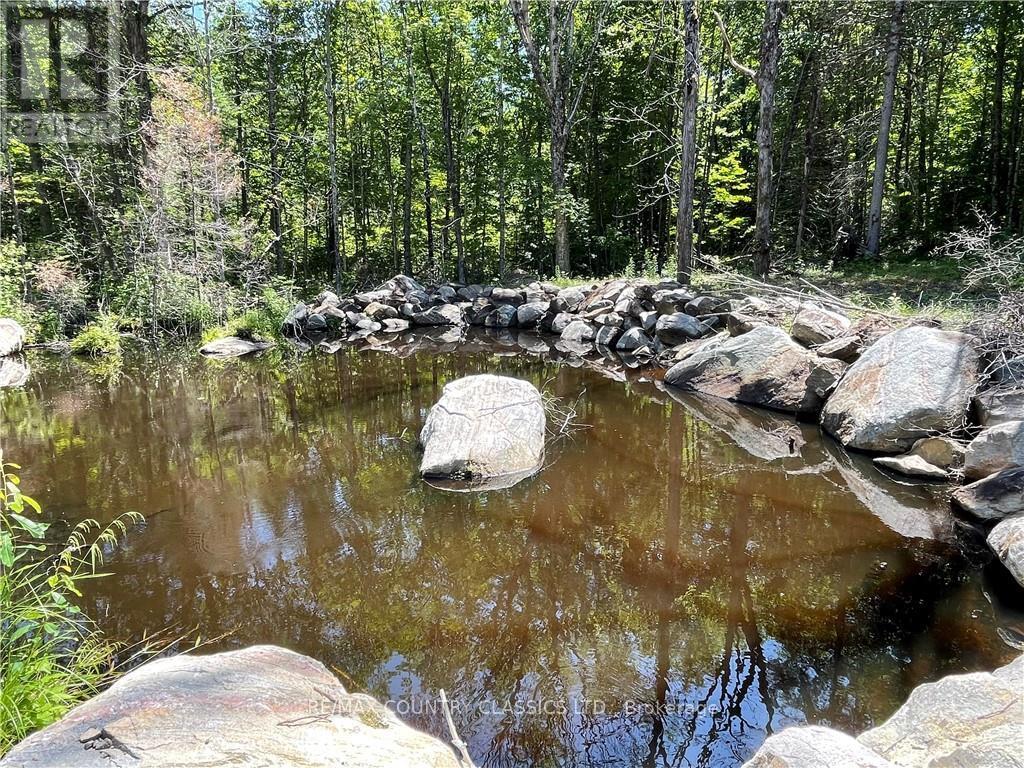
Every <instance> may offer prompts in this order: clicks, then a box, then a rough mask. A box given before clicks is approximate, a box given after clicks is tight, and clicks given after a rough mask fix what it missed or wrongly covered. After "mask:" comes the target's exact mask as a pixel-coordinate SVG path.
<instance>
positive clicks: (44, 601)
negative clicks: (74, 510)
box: [0, 455, 141, 756]
mask: <svg viewBox="0 0 1024 768" xmlns="http://www.w3.org/2000/svg"><path fill="white" fill-rule="evenodd" d="M17 469H18V466H17V465H15V464H5V463H4V462H3V457H2V455H0V489H2V490H0V756H2V755H4V754H6V753H7V752H8V751H9V750H10V749H11V747H13V746H14V745H15V744H17V743H18V742H19V741H20V740H21V739H22V738H24V737H25V736H27V735H28V734H29V733H32V732H33V731H35V730H37V729H39V728H42V727H45V726H46V725H49V724H50V723H52V722H54V721H55V720H57V719H58V718H60V717H61V716H62V715H63V714H64V713H65V712H67V711H68V710H69V709H71V708H72V707H73V706H75V705H76V704H78V703H80V702H81V701H83V700H84V699H86V698H88V697H89V696H91V695H93V694H94V693H96V692H97V691H99V690H100V689H101V688H102V687H103V686H105V685H106V684H107V683H109V681H110V680H111V679H112V677H113V676H114V675H115V674H116V668H115V665H114V657H115V653H116V652H117V651H118V646H117V645H115V644H114V643H111V642H108V641H107V640H106V639H105V638H104V637H103V635H102V634H101V633H100V632H99V630H98V629H97V628H96V626H95V625H94V624H93V622H92V621H91V620H90V619H89V618H88V617H87V616H85V615H84V614H83V613H82V611H81V609H80V608H79V607H78V605H77V604H76V600H77V599H78V598H80V597H81V594H82V593H81V590H80V585H81V583H82V582H83V581H84V580H86V579H90V578H95V577H97V576H100V575H103V574H100V573H99V571H98V569H99V568H100V567H101V566H102V564H103V550H104V548H105V547H109V546H111V545H113V544H115V543H116V542H117V541H118V539H119V538H121V537H122V536H123V535H124V534H125V533H126V531H127V527H128V525H129V524H130V523H134V522H137V521H138V520H141V515H138V514H137V513H127V514H125V515H123V516H122V517H119V518H118V519H117V520H115V521H114V522H113V523H111V524H110V525H109V526H106V527H101V526H100V525H99V524H98V523H97V522H95V521H94V520H85V521H83V522H81V523H79V524H78V525H77V526H75V528H74V529H73V530H72V532H71V535H70V536H69V537H68V538H67V540H66V541H64V542H63V543H61V544H56V545H55V544H53V543H52V542H50V541H48V539H47V531H48V528H49V526H48V525H47V523H45V522H43V519H42V510H41V509H40V506H39V504H38V503H37V502H36V501H35V500H34V499H32V498H31V497H30V496H27V495H25V494H24V493H22V492H21V487H20V486H21V481H20V478H19V477H18V476H17V475H16V474H15V471H16V470H17Z"/></svg>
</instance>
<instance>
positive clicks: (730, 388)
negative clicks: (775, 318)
mask: <svg viewBox="0 0 1024 768" xmlns="http://www.w3.org/2000/svg"><path fill="white" fill-rule="evenodd" d="M844 368H845V366H844V365H843V364H842V363H840V362H839V361H838V360H825V359H823V358H819V357H818V356H817V355H815V354H814V353H813V352H811V351H809V350H807V349H805V348H804V347H801V346H800V345H799V344H797V343H796V342H795V341H793V339H791V338H790V337H789V335H788V334H787V333H786V332H785V331H783V330H782V329H781V328H775V327H774V326H765V327H762V328H754V329H753V330H751V331H750V332H749V333H745V334H743V335H742V336H736V337H734V338H731V339H728V340H725V341H718V340H717V337H716V339H714V340H712V341H711V342H708V343H705V344H704V345H703V346H701V347H700V348H699V349H698V350H697V351H696V352H694V353H693V354H691V355H689V356H688V357H687V358H686V359H684V360H682V361H681V362H679V363H676V365H674V366H672V368H670V369H669V371H668V373H666V374H665V383H666V384H671V385H672V386H675V387H680V388H682V389H692V390H695V391H697V392H703V393H704V394H707V395H714V396H716V397H724V398H725V399H727V400H736V401H737V402H741V403H750V404H752V405H761V406H765V407H767V408H774V409H775V410H778V411H787V412H789V413H817V412H818V411H819V410H821V405H822V403H823V402H824V399H825V396H826V395H827V393H828V391H829V390H830V389H831V387H832V386H833V385H834V384H835V382H836V380H837V379H838V378H839V376H840V375H842V371H843V369H844Z"/></svg>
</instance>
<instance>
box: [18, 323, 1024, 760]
mask: <svg viewBox="0 0 1024 768" xmlns="http://www.w3.org/2000/svg"><path fill="white" fill-rule="evenodd" d="M515 351H516V350H515V348H514V347H508V346H493V345H488V344H487V343H482V342H476V343H473V344H469V345H463V346H456V345H453V344H450V343H445V342H442V343H441V344H440V345H438V344H437V343H433V342H429V341H427V342H424V343H423V344H422V345H421V348H420V349H418V350H414V349H412V348H410V347H407V348H406V349H405V352H404V353H403V355H388V354H385V353H383V352H374V351H368V352H357V351H354V350H351V349H345V350H342V351H340V352H338V353H337V354H335V355H309V356H304V357H293V356H290V355H289V354H287V353H276V354H272V355H268V356H265V357H264V358H262V359H253V360H235V361H228V362H224V363H218V362H212V361H205V360H198V359H195V358H194V357H193V356H192V355H191V354H186V353H184V352H180V353H173V352H172V353H168V352H155V353H151V354H146V355H142V356H129V357H127V358H126V360H125V364H124V367H123V368H122V369H121V370H120V371H119V373H118V375H116V376H110V375H108V374H103V375H99V374H96V375H91V374H90V372H89V370H88V369H87V368H86V367H84V366H87V365H88V364H87V363H81V362H76V361H73V360H65V359H57V358H42V357H37V358H34V359H33V360H32V369H33V372H34V379H33V381H32V382H31V385H30V386H29V387H28V388H27V389H24V390H9V391H5V392H3V393H2V394H0V405H2V414H3V415H2V422H0V428H2V432H0V434H2V435H3V442H4V450H5V451H6V453H7V455H9V456H12V457H16V458H17V460H18V461H19V463H21V464H23V465H24V466H25V467H26V470H25V472H24V473H23V478H24V482H25V484H26V487H27V488H31V490H32V492H33V494H34V495H35V496H37V497H38V498H40V500H42V501H44V502H45V504H44V506H45V507H46V508H47V509H48V510H51V511H52V513H53V514H54V516H55V519H56V520H57V521H58V522H66V523H72V522H74V521H75V520H77V519H80V518H81V517H85V516H93V517H97V518H99V519H101V520H109V519H111V518H113V517H114V516H115V515H117V514H119V513H121V512H123V511H125V510H129V509H134V510H138V511H140V512H142V513H144V514H145V515H146V516H147V522H146V523H145V524H144V525H143V526H141V527H140V528H139V529H138V530H136V531H134V532H133V533H132V535H131V537H130V539H129V540H128V542H127V543H126V544H125V546H124V548H123V549H122V550H121V551H119V552H117V553H114V556H113V558H112V560H111V570H113V571H115V572H116V574H117V575H116V577H114V578H110V579H106V580H103V581H99V582H96V584H95V586H94V591H93V592H92V593H91V594H89V595H88V596H87V597H88V599H89V601H90V606H89V608H90V609H91V611H92V612H93V614H94V615H96V616H98V617H99V620H100V622H101V624H102V626H103V627H104V628H105V629H106V630H107V631H108V632H109V633H111V634H112V635H114V636H116V637H120V638H124V639H132V638H139V637H141V635H142V634H143V632H145V631H146V630H150V631H152V630H154V629H159V628H161V627H165V626H168V625H173V626H177V627H182V628H186V627H192V626H198V627H199V628H200V630H201V631H202V633H203V634H204V635H206V636H212V635H217V634H219V633H221V632H225V631H231V632H232V634H231V635H230V636H229V637H228V638H226V639H225V640H223V641H222V642H221V643H220V645H221V646H223V647H230V646H237V645H244V644H250V643H277V644H280V645H284V646H287V647H290V648H294V649H295V650H298V651H302V652H304V653H308V654H310V655H311V656H314V657H316V658H318V659H321V660H323V661H324V662H325V663H327V664H328V665H329V666H332V667H334V668H335V669H337V670H340V671H342V672H343V673H344V675H345V678H344V679H345V680H346V682H348V683H349V684H350V685H353V686H355V687H362V688H364V689H365V690H367V691H369V692H370V693H372V694H374V695H376V696H378V697H380V698H382V699H386V700H391V701H393V702H395V706H396V708H398V709H399V711H400V712H402V714H403V716H404V717H406V719H408V720H409V721H410V722H412V723H413V724H415V725H418V726H421V727H424V728H427V729H429V730H431V731H433V732H435V733H437V734H440V735H444V734H445V732H446V729H445V727H444V725H443V722H442V718H441V715H440V712H438V711H436V710H433V709H430V708H429V707H427V708H424V707H423V706H422V705H423V704H425V703H430V702H433V700H434V696H435V694H436V691H437V689H438V688H441V687H444V688H446V689H448V690H449V691H450V695H451V697H452V698H453V700H454V701H455V703H456V705H457V709H456V719H457V724H458V727H459V729H460V733H461V734H462V735H463V737H464V738H466V739H467V741H469V743H470V750H471V752H472V754H473V756H474V758H475V759H476V760H477V761H478V763H479V764H481V765H484V766H512V765H542V764H558V765H622V766H632V765H648V766H662V765H673V766H675V765H681V766H720V765H721V766H730V765H737V764H739V763H740V762H742V760H744V759H745V758H746V757H748V756H749V755H750V754H751V753H752V752H753V751H754V750H755V749H756V747H757V746H758V745H759V744H760V742H761V741H763V739H764V738H765V736H766V735H767V734H768V733H770V732H772V731H776V730H779V729H780V728H782V727H785V726H786V725H788V724H791V723H801V722H815V723H826V724H833V725H836V726H839V727H843V728H848V729H853V730H857V729H862V728H866V727H868V726H870V725H871V724H872V723H875V722H878V721H879V720H881V719H883V718H885V717H887V716H888V715H889V714H890V713H891V712H892V711H893V710H894V709H895V708H896V706H898V704H899V703H901V702H902V700H903V699H904V698H905V697H906V695H907V693H908V691H909V689H910V688H911V687H912V686H914V685H916V684H918V683H920V682H924V681H926V680H930V679H934V678H936V677H938V676H940V675H942V674H946V673H951V672H959V671H964V670H970V669H976V668H992V667H994V666H996V665H998V664H1000V663H1002V662H1004V661H1006V660H1008V659H1009V658H1010V657H1011V656H1012V654H1013V650H1012V649H1011V648H1009V647H1008V646H1006V645H1005V644H1004V643H1003V642H1002V641H1001V640H1000V638H999V636H998V634H997V628H998V627H997V623H998V621H1002V622H1003V623H1004V624H1005V623H1006V622H1007V621H1008V619H1007V617H1006V614H1005V613H1004V614H1001V617H1000V618H999V619H998V620H997V618H996V617H995V616H994V611H993V609H992V607H991V605H990V604H989V603H988V601H987V599H986V596H985V594H984V592H983V589H982V576H981V572H980V567H981V565H982V563H983V561H984V559H985V556H984V550H983V549H982V548H980V547H979V546H978V544H977V541H976V540H975V538H974V537H973V536H972V535H971V532H970V531H967V530H962V529H959V528H957V527H955V526H954V525H953V521H952V518H950V517H949V516H948V513H947V511H946V510H947V507H948V505H947V503H946V501H945V499H944V498H943V491H942V489H941V488H940V487H935V486H925V485H901V484H896V483H893V481H891V480H888V479H886V478H884V477H883V476H882V475H881V474H880V473H878V472H877V471H876V470H874V468H873V467H872V466H871V465H870V463H867V464H865V463H864V462H863V461H862V460H861V459H860V457H852V458H851V457H849V456H847V455H846V454H845V452H843V451H842V450H841V449H839V448H838V447H836V446H835V445H833V444H830V443H827V442H825V441H823V440H822V439H821V437H820V436H819V435H818V433H817V430H816V429H814V428H812V427H809V426H807V425H799V424H796V423H795V422H793V421H792V420H791V419H788V418H786V417H782V416H775V415H772V414H768V413H764V412H754V411H751V410H749V409H745V408H742V407H740V406H735V405H732V404H729V403H723V402H721V401H708V400H706V399H701V398H696V397H691V396H682V395H679V394H678V393H672V394H671V396H670V395H669V394H667V393H665V392H663V391H661V390H659V389H658V388H656V387H655V386H654V385H652V384H649V383H644V382H643V381H640V380H638V377H637V376H636V375H629V376H627V375H625V374H626V371H621V372H618V373H615V374H614V375H613V376H612V377H608V376H605V375H602V373H601V372H598V371H596V370H594V369H593V367H592V366H588V365H587V364H583V365H581V366H580V367H573V366H572V365H565V364H556V363H555V362H553V361H551V360H548V359H545V358H544V357H535V356H528V355H525V354H522V353H518V354H510V353H514V352H515ZM577 364H579V361H577ZM483 371H498V372H503V373H507V374H510V375H515V376H520V377H524V378H528V379H530V380H532V381H534V382H535V383H537V384H538V385H543V386H544V387H545V388H546V389H547V390H548V391H549V392H551V393H552V394H554V395H556V396H559V397H563V398H566V399H567V400H568V401H575V400H576V399H577V397H578V396H579V395H580V393H581V392H583V391H584V390H585V394H584V395H583V397H582V398H581V399H580V402H579V405H578V410H579V414H578V420H579V421H580V422H582V423H585V424H587V425H589V428H588V429H586V430H584V431H582V432H578V433H576V434H574V435H572V436H571V437H570V438H567V439H560V440H558V441H556V442H555V443H554V444H553V445H552V446H551V447H550V449H549V452H548V461H547V466H546V468H545V469H544V470H543V471H542V472H541V473H540V474H539V475H538V476H536V477H534V478H532V479H530V480H527V481H525V482H522V483H520V484H519V485H516V486H515V487H513V488H510V489H506V490H503V491H496V492H489V493H470V494H453V493H446V492H444V491H442V490H438V489H434V488H431V487H429V486H427V485H425V484H423V483H422V482H420V481H419V479H418V478H417V476H416V469H417V466H418V455H417V448H416V435H417V434H418V431H419V428H420V427H421V425H422V423H423V419H424V417H425V414H426V411H427V409H428V408H429V407H430V405H431V404H432V403H433V402H435V400H436V399H437V397H438V396H439V394H440V389H441V387H442V386H443V385H444V383H445V382H446V381H449V380H451V379H453V378H456V377H459V376H463V375H467V374H470V373H476V372H483ZM616 378H617V379H628V381H627V383H625V384H623V383H621V381H616V380H614V379H616ZM1013 620H1014V619H1013V617H1012V616H1011V617H1010V619H1009V621H1013Z"/></svg>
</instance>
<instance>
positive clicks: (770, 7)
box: [754, 0, 786, 278]
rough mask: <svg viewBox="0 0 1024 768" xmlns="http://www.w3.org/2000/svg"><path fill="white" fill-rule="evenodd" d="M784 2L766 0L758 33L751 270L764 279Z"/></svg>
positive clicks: (767, 262)
mask: <svg viewBox="0 0 1024 768" xmlns="http://www.w3.org/2000/svg"><path fill="white" fill-rule="evenodd" d="M785 13H786V3H785V1H784V0H769V2H768V3H767V4H766V7H765V17H764V27H763V28H762V32H761V63H760V66H759V68H758V72H757V86H758V95H759V104H758V122H757V210H756V214H755V219H754V271H755V272H756V273H757V274H758V276H759V277H761V278H765V277H767V276H768V272H769V270H770V269H771V264H772V232H771V229H772V211H771V203H772V128H773V124H774V119H775V78H776V76H777V75H778V71H779V57H780V55H781V48H782V44H781V40H780V37H779V32H780V28H781V26H782V17H783V16H784V15H785Z"/></svg>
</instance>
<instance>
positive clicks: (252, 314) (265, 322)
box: [203, 286, 293, 343]
mask: <svg viewBox="0 0 1024 768" xmlns="http://www.w3.org/2000/svg"><path fill="white" fill-rule="evenodd" d="M292 306H293V304H292V302H291V299H290V298H289V293H288V290H287V287H277V288H275V287H270V286H268V287H266V288H264V289H263V293H262V294H261V295H260V300H259V301H258V302H257V304H256V306H255V307H253V308H251V309H247V310H245V311H244V312H242V313H241V314H239V315H236V316H234V317H231V318H229V319H228V321H227V322H226V323H224V325H221V326H218V327H216V328H208V329H207V330H206V331H205V332H204V333H203V342H204V343H205V342H208V341H212V340H213V339H219V338H221V337H222V336H238V337H239V338H243V339H252V340H254V341H271V340H273V339H275V338H277V337H278V336H280V333H281V323H282V321H284V318H285V315H287V314H288V312H289V311H290V310H291V308H292Z"/></svg>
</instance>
